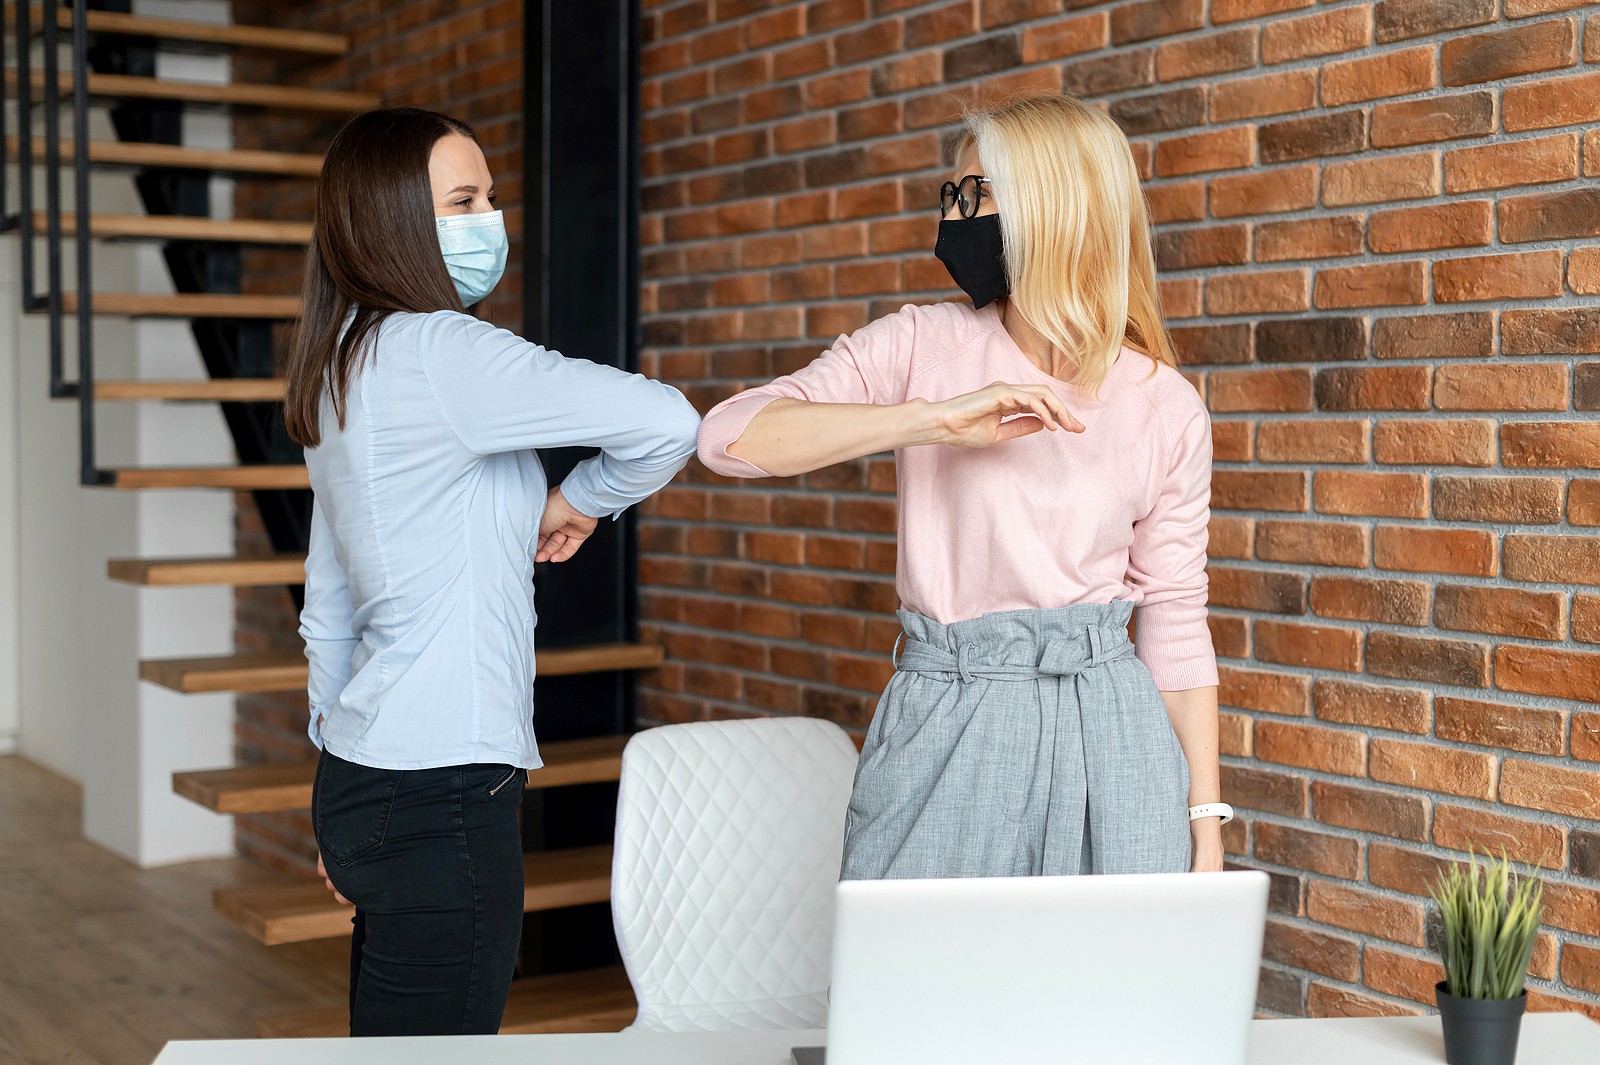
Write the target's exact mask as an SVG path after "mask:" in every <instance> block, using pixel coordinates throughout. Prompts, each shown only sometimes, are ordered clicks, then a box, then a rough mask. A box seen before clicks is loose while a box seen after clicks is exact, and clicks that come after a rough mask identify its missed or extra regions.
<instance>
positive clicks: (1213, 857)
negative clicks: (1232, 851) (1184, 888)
mask: <svg viewBox="0 0 1600 1065" xmlns="http://www.w3.org/2000/svg"><path fill="white" fill-rule="evenodd" d="M1189 836H1190V838H1191V840H1192V842H1193V844H1194V864H1193V866H1192V867H1191V868H1190V872H1194V873H1220V872H1222V818H1220V817H1197V818H1195V819H1194V820H1193V821H1190V822H1189Z"/></svg>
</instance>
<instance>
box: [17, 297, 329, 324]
mask: <svg viewBox="0 0 1600 1065" xmlns="http://www.w3.org/2000/svg"><path fill="white" fill-rule="evenodd" d="M61 309H62V310H63V311H65V312H66V313H68V314H75V313H77V310H78V294H77V293H76V292H63V293H62V294H61ZM41 313H42V312H41ZM94 313H96V314H122V315H127V316H128V317H130V318H298V317H299V316H300V297H299V296H235V295H231V294H222V293H216V292H184V293H179V294H177V295H172V296H165V295H160V294H158V293H146V292H98V291H97V292H95V294H94Z"/></svg>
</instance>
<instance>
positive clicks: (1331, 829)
mask: <svg viewBox="0 0 1600 1065" xmlns="http://www.w3.org/2000/svg"><path fill="white" fill-rule="evenodd" d="M1228 757H1238V756H1237V755H1229V756H1228ZM1267 764H1268V765H1276V764H1278V763H1275V762H1268V763H1267ZM1452 798H1456V799H1461V801H1463V802H1467V801H1472V802H1477V803H1481V804H1484V805H1485V806H1486V807H1487V808H1481V807H1477V806H1474V807H1470V808H1471V809H1474V810H1477V811H1478V812H1479V813H1500V812H1501V811H1504V810H1507V809H1510V810H1517V811H1524V810H1526V808H1525V807H1521V806H1511V805H1510V804H1508V803H1501V802H1495V801H1491V800H1488V799H1475V800H1466V799H1462V797H1461V796H1452ZM1435 805H1437V804H1435ZM1245 809H1246V810H1248V811H1249V815H1250V816H1249V818H1248V820H1249V822H1250V824H1251V825H1256V824H1258V823H1263V822H1264V823H1266V824H1270V825H1277V826H1279V827H1282V828H1293V829H1298V830H1299V831H1301V832H1306V831H1308V830H1307V829H1306V827H1305V824H1306V822H1307V821H1310V822H1311V823H1312V824H1314V825H1317V826H1319V827H1318V830H1317V833H1316V834H1320V835H1327V836H1337V837H1338V838H1339V839H1344V840H1352V839H1353V840H1356V841H1357V842H1361V843H1371V842H1383V841H1386V840H1394V841H1396V843H1397V845H1398V844H1413V843H1415V845H1417V846H1423V845H1424V843H1425V845H1426V846H1429V847H1432V848H1434V849H1435V850H1439V851H1446V852H1452V853H1460V852H1459V851H1453V850H1452V848H1449V847H1442V846H1440V845H1439V844H1436V843H1433V842H1432V841H1431V840H1428V841H1424V843H1416V841H1414V840H1406V839H1401V838H1400V837H1398V836H1385V835H1383V834H1382V833H1376V832H1369V831H1368V830H1366V829H1360V828H1346V827H1344V826H1343V825H1329V824H1324V823H1323V822H1321V821H1317V820H1315V819H1314V818H1310V817H1306V818H1294V817H1291V816H1290V815H1288V814H1280V813H1276V812H1274V811H1271V810H1260V811H1257V810H1253V809H1250V808H1249V807H1245ZM1526 812H1527V813H1528V814H1531V815H1536V823H1538V824H1549V825H1554V826H1556V827H1561V828H1569V827H1571V825H1570V822H1571V821H1572V820H1573V818H1567V819H1566V820H1565V821H1563V820H1561V819H1560V818H1561V815H1560V814H1552V813H1549V812H1548V811H1545V810H1526ZM1274 818H1277V819H1278V820H1273V819H1274ZM1539 818H1552V819H1554V820H1538V819H1539ZM1251 832H1252V835H1251V839H1252V841H1253V840H1254V838H1255V837H1254V829H1253V828H1252V830H1251ZM1344 832H1351V833H1355V835H1348V836H1347V835H1341V833H1344ZM1431 834H1432V833H1431V832H1430V835H1431ZM1252 849H1253V845H1252ZM1244 857H1247V858H1250V859H1251V860H1253V861H1262V862H1263V863H1264V864H1268V865H1272V864H1273V863H1271V862H1267V861H1266V860H1265V859H1258V858H1256V857H1255V856H1254V855H1244ZM1433 857H1439V855H1433ZM1455 860H1458V861H1459V860H1460V859H1455ZM1518 864H1521V865H1525V866H1528V867H1530V868H1532V867H1533V865H1534V863H1532V862H1519V863H1518ZM1366 865H1367V855H1366V852H1365V851H1363V852H1362V873H1361V878H1360V879H1349V880H1346V879H1345V878H1344V877H1339V876H1335V875H1334V874H1332V873H1319V872H1318V871H1317V870H1314V869H1300V868H1297V867H1295V866H1292V865H1283V866H1277V867H1278V868H1283V869H1288V870H1291V871H1292V872H1293V873H1295V874H1296V875H1300V874H1304V875H1317V876H1325V877H1329V878H1331V879H1333V880H1337V881H1343V882H1345V883H1350V884H1370V883H1371V881H1368V880H1367V879H1365V878H1366V876H1367V868H1366ZM1539 868H1540V869H1541V870H1546V867H1544V866H1540V867H1539ZM1548 871H1553V872H1562V873H1567V875H1568V876H1578V875H1579V874H1576V873H1568V872H1567V871H1566V870H1565V869H1556V870H1548ZM1577 886H1579V887H1582V886H1583V885H1582V884H1579V885H1577ZM1591 890H1593V889H1591ZM1400 894H1401V895H1402V896H1404V897H1406V898H1419V897H1423V896H1412V895H1405V893H1404V892H1400ZM1308 920H1309V918H1308ZM1568 934H1570V935H1582V936H1583V937H1584V938H1585V939H1596V940H1597V941H1600V931H1597V932H1595V933H1580V932H1571V933H1568Z"/></svg>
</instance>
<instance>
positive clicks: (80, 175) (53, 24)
mask: <svg viewBox="0 0 1600 1065" xmlns="http://www.w3.org/2000/svg"><path fill="white" fill-rule="evenodd" d="M33 7H34V5H32V4H30V3H28V2H27V0H18V2H17V3H16V4H15V5H14V9H15V11H16V27H15V34H14V37H15V40H16V42H17V43H16V48H17V62H16V99H17V194H18V201H19V202H18V211H17V217H16V222H15V228H16V230H17V234H18V237H19V239H20V241H21V244H22V248H21V252H22V310H23V311H24V312H31V311H38V310H44V311H45V312H46V314H47V316H48V319H49V326H48V328H49V337H50V340H49V347H50V395H51V397H52V398H56V399H72V398H75V399H77V401H78V440H79V448H80V462H79V480H80V482H81V483H83V484H86V485H102V484H109V483H111V481H112V477H111V475H110V474H108V473H105V472H103V471H101V470H100V469H99V467H98V465H97V463H96V460H95V432H94V260H93V243H92V239H91V238H92V233H91V232H90V223H89V215H90V208H89V135H88V134H89V71H88V55H89V33H88V18H87V11H88V3H87V0H72V49H71V50H72V167H73V175H72V176H73V182H72V192H73V203H72V207H73V250H74V253H75V255H74V258H75V264H74V265H75V266H76V270H75V274H76V277H75V279H74V280H75V286H74V287H75V289H76V291H75V293H74V296H75V300H76V307H75V314H74V317H75V319H76V322H77V355H78V359H77V362H78V374H77V380H75V381H70V380H68V379H67V376H66V311H65V308H66V298H65V297H66V289H65V285H64V282H63V265H62V260H63V242H62V229H63V225H62V205H61V169H62V164H61V40H60V36H61V34H60V21H61V20H60V7H59V4H58V3H57V0H43V3H42V4H41V5H40V10H41V14H42V23H43V24H42V25H41V27H40V39H41V42H42V44H43V51H44V64H43V65H44V78H43V85H42V87H41V92H40V105H41V107H42V110H43V112H44V142H45V143H44V170H45V189H44V197H45V282H46V290H45V293H44V294H43V295H42V296H41V295H40V294H39V289H38V279H37V277H36V268H37V264H36V262H35V254H34V241H35V239H36V233H35V229H36V227H35V224H34V204H35V200H34V195H35V190H34V183H33V167H34V150H33V106H34V92H33V89H34V86H33V41H34V34H33V25H32V23H33ZM4 127H5V119H4V112H3V109H0V168H3V165H4V164H5V163H6V162H9V160H7V159H6V158H5V157H4V154H3V153H4V152H5V150H6V149H5V142H6V130H5V128H4ZM0 192H3V188H0ZM0 202H3V200H0ZM6 228H8V229H10V228H12V225H11V223H10V221H9V220H8V222H7V226H6Z"/></svg>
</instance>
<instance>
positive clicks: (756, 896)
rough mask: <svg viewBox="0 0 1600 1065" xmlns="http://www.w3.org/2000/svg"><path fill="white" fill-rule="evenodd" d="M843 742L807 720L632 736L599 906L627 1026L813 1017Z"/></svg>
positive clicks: (826, 938) (734, 1024) (772, 1023)
mask: <svg viewBox="0 0 1600 1065" xmlns="http://www.w3.org/2000/svg"><path fill="white" fill-rule="evenodd" d="M855 765H856V748H855V744H853V743H851V742H850V738H849V737H848V736H846V735H845V733H844V730H843V729H841V728H839V727H838V726H837V725H834V724H831V723H829V722H826V721H818V720H815V719H813V718H784V719H768V720H754V721H705V722H696V723H694V724H688V725H667V726H664V727H662V728H654V729H649V730H647V731H645V732H641V733H639V734H638V735H637V736H635V737H634V738H633V739H632V740H630V741H628V746H627V748H626V750H624V751H623V754H622V784H621V790H620V792H619V794H618V797H617V839H616V852H615V855H616V856H615V858H614V859H613V864H612V867H611V906H612V916H613V919H614V920H615V923H616V928H617V943H618V944H619V945H620V946H621V948H622V956H623V961H624V963H625V964H626V965H627V967H628V977H629V978H630V979H631V980H632V981H633V989H634V993H635V994H636V995H637V996H638V998H639V1015H638V1018H637V1019H636V1020H635V1021H634V1024H633V1026H632V1028H631V1030H633V1031H652V1032H687V1031H728V1030H735V1029H751V1028H822V1027H824V1026H825V1025H826V1023H827V1011H828V998H827V990H828V962H829V952H830V950H831V948H832V940H833V895H834V886H835V885H836V884H837V883H838V880H839V860H840V856H841V853H842V851H843V848H844V815H845V806H846V805H847V803H848V802H849V799H850V785H851V780H852V777H853V776H854V774H855Z"/></svg>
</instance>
